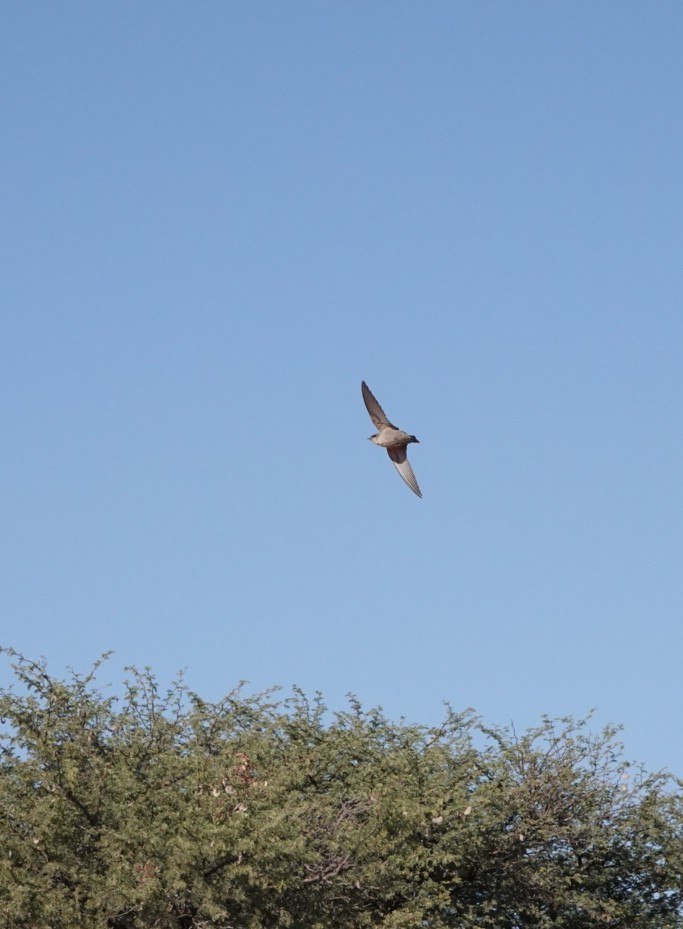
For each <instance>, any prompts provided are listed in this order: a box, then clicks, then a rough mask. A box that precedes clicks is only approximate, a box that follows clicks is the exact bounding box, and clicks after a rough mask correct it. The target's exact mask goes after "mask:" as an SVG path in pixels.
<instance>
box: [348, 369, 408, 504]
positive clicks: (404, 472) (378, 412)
mask: <svg viewBox="0 0 683 929" xmlns="http://www.w3.org/2000/svg"><path fill="white" fill-rule="evenodd" d="M361 390H362V391H363V400H364V401H365V406H366V407H367V409H368V413H369V414H370V419H371V420H372V421H373V423H374V424H375V429H377V430H378V431H377V433H376V434H375V435H371V436H370V441H371V442H374V443H375V445H380V446H381V447H382V448H386V450H387V454H388V455H389V457H390V458H391V460H392V461H393V463H394V466H395V468H396V470H397V471H398V473H399V474H400V475H401V477H402V478H403V480H404V481H405V482H406V484H407V485H408V487H410V489H411V490H412V492H413V493H414V494H417V495H418V497H421V496H422V491H421V490H420V488H419V487H418V484H417V481H416V480H415V475H414V474H413V469H412V468H411V467H410V462H409V461H408V455H407V453H406V446H408V445H410V443H411V442H418V443H419V441H420V440H419V439H416V438H415V436H414V435H408V433H407V432H403V430H402V429H398V428H397V427H396V426H394V425H393V424H392V423H390V422H389V420H388V419H387V415H386V413H385V412H384V410H383V409H382V407H381V406H380V405H379V403H378V402H377V400H376V399H375V397H374V395H373V393H372V391H371V390H370V388H369V387H368V385H367V384H366V383H365V381H363V382H362V384H361Z"/></svg>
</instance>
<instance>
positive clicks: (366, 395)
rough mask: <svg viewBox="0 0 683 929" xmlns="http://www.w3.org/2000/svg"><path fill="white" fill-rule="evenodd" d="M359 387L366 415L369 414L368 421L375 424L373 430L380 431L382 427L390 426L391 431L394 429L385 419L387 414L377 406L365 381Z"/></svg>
mask: <svg viewBox="0 0 683 929" xmlns="http://www.w3.org/2000/svg"><path fill="white" fill-rule="evenodd" d="M360 386H361V390H362V391H363V400H364V401H365V406H366V407H367V410H368V413H369V414H370V419H371V420H372V421H373V423H374V424H375V428H376V429H381V428H382V426H391V428H392V429H395V428H396V426H394V425H392V423H390V422H389V420H388V419H387V414H386V413H385V412H384V410H383V409H382V407H381V406H380V405H379V403H378V402H377V399H376V397H375V395H374V394H373V392H372V391H371V390H370V388H369V387H368V385H367V384H366V383H365V381H363V382H362V384H361V385H360Z"/></svg>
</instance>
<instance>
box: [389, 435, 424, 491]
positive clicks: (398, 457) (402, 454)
mask: <svg viewBox="0 0 683 929" xmlns="http://www.w3.org/2000/svg"><path fill="white" fill-rule="evenodd" d="M387 454H388V455H389V457H390V458H391V460H392V461H393V462H394V467H395V468H396V470H397V471H398V473H399V474H400V475H401V477H402V478H403V480H404V481H405V482H406V484H407V485H408V487H410V489H411V490H412V492H413V493H414V494H417V495H418V497H421V496H422V491H421V490H420V488H419V486H418V483H417V479H416V477H415V475H414V474H413V469H412V468H411V467H410V462H409V461H408V455H407V453H406V447H405V445H401V446H399V447H398V448H388V449H387Z"/></svg>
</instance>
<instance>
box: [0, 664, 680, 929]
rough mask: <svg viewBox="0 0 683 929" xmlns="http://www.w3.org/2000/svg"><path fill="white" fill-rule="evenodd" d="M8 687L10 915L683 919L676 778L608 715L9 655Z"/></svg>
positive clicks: (406, 922)
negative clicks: (608, 723)
mask: <svg viewBox="0 0 683 929" xmlns="http://www.w3.org/2000/svg"><path fill="white" fill-rule="evenodd" d="M10 656H11V657H12V659H13V665H12V666H13V668H14V674H15V683H14V685H13V686H12V687H10V688H8V689H5V690H2V691H0V717H1V718H2V720H3V731H2V735H1V738H0V753H1V754H0V765H1V767H0V909H1V911H2V914H3V922H4V925H6V926H9V927H12V929H24V927H25V929H29V927H30V929H76V927H78V929H82V927H88V929H95V927H107V929H270V927H278V929H280V927H282V929H284V927H297V929H299V927H301V929H331V927H334V929H365V927H368V929H369V927H382V929H415V927H424V929H442V927H443V929H445V927H457V929H489V927H490V929H494V927H495V929H546V927H548V929H550V927H553V929H588V927H607V929H621V927H624V929H625V927H637V929H648V927H652V929H655V927H656V929H668V927H681V926H683V916H682V906H683V805H682V800H683V797H682V794H681V790H680V787H681V785H680V783H679V782H677V781H675V780H674V779H673V778H671V777H669V776H668V775H666V774H664V773H657V774H647V773H645V772H644V771H642V770H640V769H638V768H635V767H633V766H631V765H629V764H628V763H627V762H626V761H625V760H624V759H623V756H622V751H621V747H620V745H619V743H618V741H617V732H616V730H615V729H611V728H610V729H606V730H603V731H600V732H598V733H594V732H592V731H591V728H590V723H589V722H588V721H586V720H574V719H572V718H564V719H560V720H552V719H549V718H543V719H542V720H541V722H540V724H539V725H538V726H537V727H535V728H533V729H531V730H529V731H527V732H524V733H522V734H517V733H515V732H514V730H512V729H500V728H493V727H486V726H484V725H483V724H482V722H481V721H480V720H479V719H478V718H477V717H476V716H475V715H474V714H473V713H472V712H471V711H467V712H465V713H457V712H454V711H452V710H449V709H447V710H446V712H445V719H444V721H443V723H442V724H441V725H440V726H436V727H427V726H416V725H409V724H407V723H405V722H403V721H402V722H399V723H394V722H391V721H389V720H388V719H387V718H386V717H385V715H384V714H383V713H382V712H381V711H380V710H378V709H371V710H366V709H364V708H363V707H361V705H360V704H359V703H358V702H357V701H356V700H355V699H353V698H351V699H350V701H349V707H348V709H346V710H345V711H343V712H337V713H331V712H329V711H328V710H327V708H326V707H325V705H324V703H323V700H322V698H321V697H320V695H316V696H315V697H314V698H312V699H311V698H309V697H307V696H306V695H305V694H304V693H303V692H302V691H300V690H294V691H293V692H292V693H291V695H289V696H282V695H280V694H279V693H278V692H276V691H272V692H268V693H264V694H258V695H248V694H246V693H245V692H244V689H243V688H238V689H236V690H235V691H233V692H232V693H230V694H228V695H227V696H226V697H225V698H224V699H222V700H221V701H219V702H218V703H210V702H207V701H205V700H203V699H202V698H201V697H200V696H199V695H197V694H196V693H193V692H191V691H189V690H188V689H187V688H186V686H185V685H184V683H183V682H182V680H178V681H176V682H174V683H173V684H172V685H171V686H170V688H168V689H167V690H163V691H162V689H161V688H160V686H159V684H158V682H157V680H156V678H155V676H154V675H153V673H152V672H151V671H149V670H145V671H142V672H138V671H135V670H131V671H130V676H129V679H128V680H127V681H126V682H125V684H124V687H123V692H122V695H121V696H120V697H118V698H117V697H114V696H106V695H105V694H104V692H103V691H102V689H101V688H100V686H99V685H98V683H97V680H96V678H97V674H98V669H99V668H100V665H101V663H100V662H97V663H96V665H95V667H94V668H93V669H92V671H91V672H90V673H88V674H86V675H79V674H77V673H73V674H72V675H70V676H69V677H68V679H66V680H61V679H57V678H55V677H54V676H52V675H51V674H50V673H49V672H48V670H47V667H46V665H45V663H44V662H43V661H37V662H36V661H31V660H28V659H26V658H24V657H22V656H20V655H17V654H16V653H14V652H10Z"/></svg>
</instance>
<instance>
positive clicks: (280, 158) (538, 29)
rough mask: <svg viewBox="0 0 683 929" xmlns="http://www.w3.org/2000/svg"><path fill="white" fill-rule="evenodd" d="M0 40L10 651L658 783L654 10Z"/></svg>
mask: <svg viewBox="0 0 683 929" xmlns="http://www.w3.org/2000/svg"><path fill="white" fill-rule="evenodd" d="M0 27H1V28H0V72H1V74H2V86H3V91H2V95H1V99H2V102H1V108H2V113H1V116H2V127H3V128H2V144H1V145H0V187H1V189H2V204H3V206H2V217H3V221H2V233H1V235H2V241H1V242H0V253H1V256H2V258H1V262H2V294H3V299H2V304H3V310H2V323H1V332H0V356H1V357H0V378H1V380H2V383H1V384H0V411H1V415H0V429H1V431H2V445H3V451H2V455H1V457H0V480H1V482H2V489H3V493H2V501H3V502H2V533H1V535H0V539H1V541H0V555H1V570H2V578H1V583H0V611H1V612H0V615H1V616H2V633H1V636H0V638H1V639H2V642H3V643H4V644H7V645H12V646H14V647H16V648H18V649H20V650H22V651H23V652H25V653H26V654H27V655H29V656H31V657H36V656H38V655H45V656H46V657H47V659H48V661H49V663H50V667H51V668H52V670H53V671H54V672H55V673H56V674H61V673H63V672H64V671H65V669H66V667H67V666H72V667H74V668H75V669H77V670H78V671H86V670H87V669H88V668H89V667H90V664H91V662H92V660H93V659H95V658H96V657H97V656H98V655H99V654H100V653H101V652H102V651H104V650H107V649H114V650H115V656H114V658H113V660H112V663H111V664H110V665H109V666H108V667H107V668H106V669H105V671H104V672H103V680H104V681H105V682H106V680H111V681H112V682H113V683H114V684H115V685H116V684H118V683H119V682H120V680H121V676H122V673H123V672H122V668H123V667H124V665H128V664H136V665H138V666H143V665H150V666H151V667H152V668H153V669H154V670H155V671H156V672H157V673H158V675H159V677H160V678H161V680H162V681H164V682H168V681H170V680H171V678H172V677H173V675H174V673H175V672H176V671H177V670H178V669H180V668H185V669H186V676H187V680H188V682H189V684H190V685H191V686H192V687H194V688H196V689H197V690H199V691H200V692H201V693H202V694H203V695H204V696H205V697H207V698H213V697H218V696H219V695H221V694H222V693H224V692H225V691H227V690H229V689H230V688H232V687H233V686H234V685H235V684H236V683H237V681H239V680H240V679H248V680H249V681H250V682H251V687H252V688H253V689H261V688H264V687H268V686H270V685H274V684H282V685H284V686H285V687H289V686H290V685H291V684H297V685H300V686H301V687H303V688H304V690H306V691H308V692H312V691H314V690H316V689H320V690H322V691H323V692H324V694H325V696H326V698H327V700H328V703H329V704H330V705H331V706H332V707H333V708H342V707H343V706H344V704H345V698H344V695H345V694H346V693H347V692H349V691H352V692H354V693H355V694H357V696H358V697H359V698H360V699H361V701H362V702H363V703H364V704H366V705H375V704H381V705H382V706H383V707H384V709H385V711H386V712H387V714H388V715H389V716H391V717H392V718H398V717H399V716H401V715H404V716H405V717H407V718H408V719H409V720H411V721H416V722H423V723H433V722H436V721H438V720H439V719H440V718H441V715H442V701H444V700H448V701H450V702H451V703H452V704H453V705H454V706H455V707H456V708H458V709H462V708H464V707H466V706H473V707H474V708H475V709H476V710H478V711H479V712H480V713H481V714H482V715H483V716H484V718H485V719H486V721H487V722H489V723H499V724H505V723H507V722H509V721H510V720H513V721H514V722H515V725H516V726H517V727H518V728H525V727H527V726H529V725H532V724H534V723H536V722H537V721H538V720H539V719H540V717H541V715H542V714H544V713H547V714H550V715H561V714H575V715H583V714H584V713H585V712H586V711H587V710H588V709H589V708H591V707H597V708H598V712H597V717H596V719H597V721H598V723H600V724H602V723H603V722H607V721H612V722H616V723H623V724H624V725H625V727H626V728H625V733H624V741H625V745H626V754H627V756H628V757H630V758H632V759H634V760H639V761H642V762H644V763H645V765H646V766H647V767H648V768H650V769H656V768H660V767H669V768H671V769H672V770H674V771H675V772H676V773H678V774H683V748H682V747H681V744H680V739H678V738H677V737H676V736H675V735H674V733H676V732H677V731H678V728H679V727H680V721H681V716H682V715H683V688H682V687H681V651H682V645H683V642H682V635H681V627H682V620H683V570H682V568H683V564H682V562H683V557H682V556H683V494H682V491H681V487H682V483H683V441H682V428H681V427H682V422H681V406H682V400H683V366H682V363H681V356H682V353H683V119H682V118H681V114H682V106H683V99H682V98H683V90H682V88H683V56H682V55H681V48H683V10H682V8H681V5H680V3H679V2H666V0H663V2H659V3H656V4H647V3H642V2H631V0H604V2H601V3H594V2H589V0H585V2H582V0H578V2H572V3H540V2H516V3H503V2H481V0H476V2H475V0H471V2H453V0H448V2H430V0H427V2H423V3H418V2H410V3H407V2H402V0H391V2H372V3H367V2H365V0H363V2H360V0H358V2H355V0H354V2H337V3H319V2H317V0H316V2H306V0H297V2H292V3H276V2H268V3H264V2H253V3H247V2H235V3H225V2H218V0H215V2H202V3H199V4H197V3H177V2H172V0H163V2H153V0H150V2H145V3H137V2H121V3H115V4H114V3H104V4H103V3H96V4H93V3H90V2H65V3H60V4H45V3H38V2H32V0H24V2H22V3H13V4H5V5H4V8H3V10H2V13H1V14H0ZM362 379H365V380H367V382H368V384H369V385H370V387H371V388H372V390H373V391H374V392H375V393H376V394H377V397H378V398H379V400H380V402H381V403H382V404H383V406H384V407H385V409H386V411H387V413H388V415H389V416H390V417H391V418H392V419H393V420H394V421H395V422H397V423H398V425H399V426H402V427H404V428H406V429H408V430H409V431H410V432H414V433H415V434H416V435H417V436H418V437H419V439H420V443H421V444H420V445H416V446H412V447H411V460H412V462H413V466H414V469H415V472H416V475H417V478H418V480H419V482H420V485H421V487H422V490H423V493H424V499H422V500H419V499H417V497H415V496H414V495H412V494H411V493H410V491H409V490H408V489H407V488H406V487H405V485H404V484H403V483H402V482H401V480H400V479H399V477H398V476H397V474H396V473H395V471H394V469H393V467H392V466H391V463H390V462H389V460H388V458H387V456H386V455H385V454H384V452H382V451H381V450H380V449H377V448H375V447H374V446H373V445H372V444H371V443H369V442H368V441H367V437H368V436H369V435H370V434H371V432H372V431H373V429H372V426H371V423H370V420H369V418H368V416H367V413H366V411H365V408H364V406H363V403H362V399H361V393H360V382H361V380H362ZM0 675H1V678H0V679H1V680H4V681H7V680H8V679H9V671H8V667H7V664H6V663H4V664H3V665H2V670H1V671H0Z"/></svg>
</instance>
